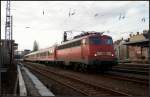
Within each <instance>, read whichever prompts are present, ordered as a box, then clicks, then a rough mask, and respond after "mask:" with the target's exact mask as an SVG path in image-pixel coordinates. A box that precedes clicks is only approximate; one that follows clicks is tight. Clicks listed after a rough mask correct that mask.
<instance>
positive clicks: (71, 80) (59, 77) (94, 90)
mask: <svg viewBox="0 0 150 97" xmlns="http://www.w3.org/2000/svg"><path fill="white" fill-rule="evenodd" d="M25 66H27V67H28V68H29V69H31V70H33V71H35V72H37V73H40V74H41V75H43V76H45V77H47V78H49V79H52V80H54V81H56V82H58V83H60V84H62V85H65V86H67V87H69V88H71V89H73V90H75V91H77V92H79V93H81V94H83V95H86V96H100V95H104V96H106V95H110V96H112V95H113V96H131V95H129V94H127V93H124V92H120V91H116V90H113V89H110V88H107V87H104V86H101V85H98V84H94V83H90V82H88V81H85V80H82V79H80V78H78V77H74V76H70V75H64V74H63V73H62V74H60V73H57V71H53V70H49V69H48V68H44V67H42V66H36V65H33V64H32V65H31V64H30V65H25Z"/></svg>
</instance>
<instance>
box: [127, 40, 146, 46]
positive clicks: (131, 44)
mask: <svg viewBox="0 0 150 97" xmlns="http://www.w3.org/2000/svg"><path fill="white" fill-rule="evenodd" d="M124 45H128V46H140V47H149V39H145V40H139V41H132V42H125V43H124Z"/></svg>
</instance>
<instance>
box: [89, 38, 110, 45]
mask: <svg viewBox="0 0 150 97" xmlns="http://www.w3.org/2000/svg"><path fill="white" fill-rule="evenodd" d="M90 44H95V45H98V44H109V45H112V44H113V41H112V39H111V38H105V39H101V38H100V37H90Z"/></svg>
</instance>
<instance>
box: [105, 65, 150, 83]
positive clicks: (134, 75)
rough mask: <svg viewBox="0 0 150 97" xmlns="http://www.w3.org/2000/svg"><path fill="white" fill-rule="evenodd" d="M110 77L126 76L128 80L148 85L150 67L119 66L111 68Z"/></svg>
mask: <svg viewBox="0 0 150 97" xmlns="http://www.w3.org/2000/svg"><path fill="white" fill-rule="evenodd" d="M106 73H108V74H110V75H117V76H119V77H120V76H122V77H123V76H124V78H125V77H126V79H127V80H133V81H135V82H139V83H140V82H141V83H145V84H148V80H149V79H148V78H149V65H146V66H142V65H129V64H127V65H124V64H122V65H121V64H119V65H117V66H114V67H113V68H111V69H110V70H109V71H108V72H106Z"/></svg>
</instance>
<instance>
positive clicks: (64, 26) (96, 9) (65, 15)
mask: <svg viewBox="0 0 150 97" xmlns="http://www.w3.org/2000/svg"><path fill="white" fill-rule="evenodd" d="M5 9H6V1H1V32H2V38H4V32H5V30H4V29H5V25H4V24H5V14H6V12H5ZM11 9H12V10H11V14H12V15H13V39H14V40H15V41H16V43H18V44H19V50H24V49H30V50H32V48H33V42H34V40H36V41H38V43H39V47H40V48H45V47H49V46H51V45H53V44H55V43H58V44H59V43H60V42H61V41H62V36H63V32H64V31H67V30H73V33H75V34H78V33H79V32H78V31H108V30H109V31H110V32H109V33H105V34H107V35H111V36H112V37H113V39H114V40H117V39H120V38H122V37H123V38H127V37H128V36H129V34H130V32H133V33H136V32H137V31H139V32H142V31H143V30H144V29H149V1H12V2H11ZM69 12H70V14H73V15H70V16H69ZM120 16H121V17H122V18H119V17H120ZM123 17H124V18H123ZM142 18H143V19H144V20H145V21H144V20H143V19H142ZM28 27H29V28H28ZM75 34H74V35H75Z"/></svg>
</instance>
